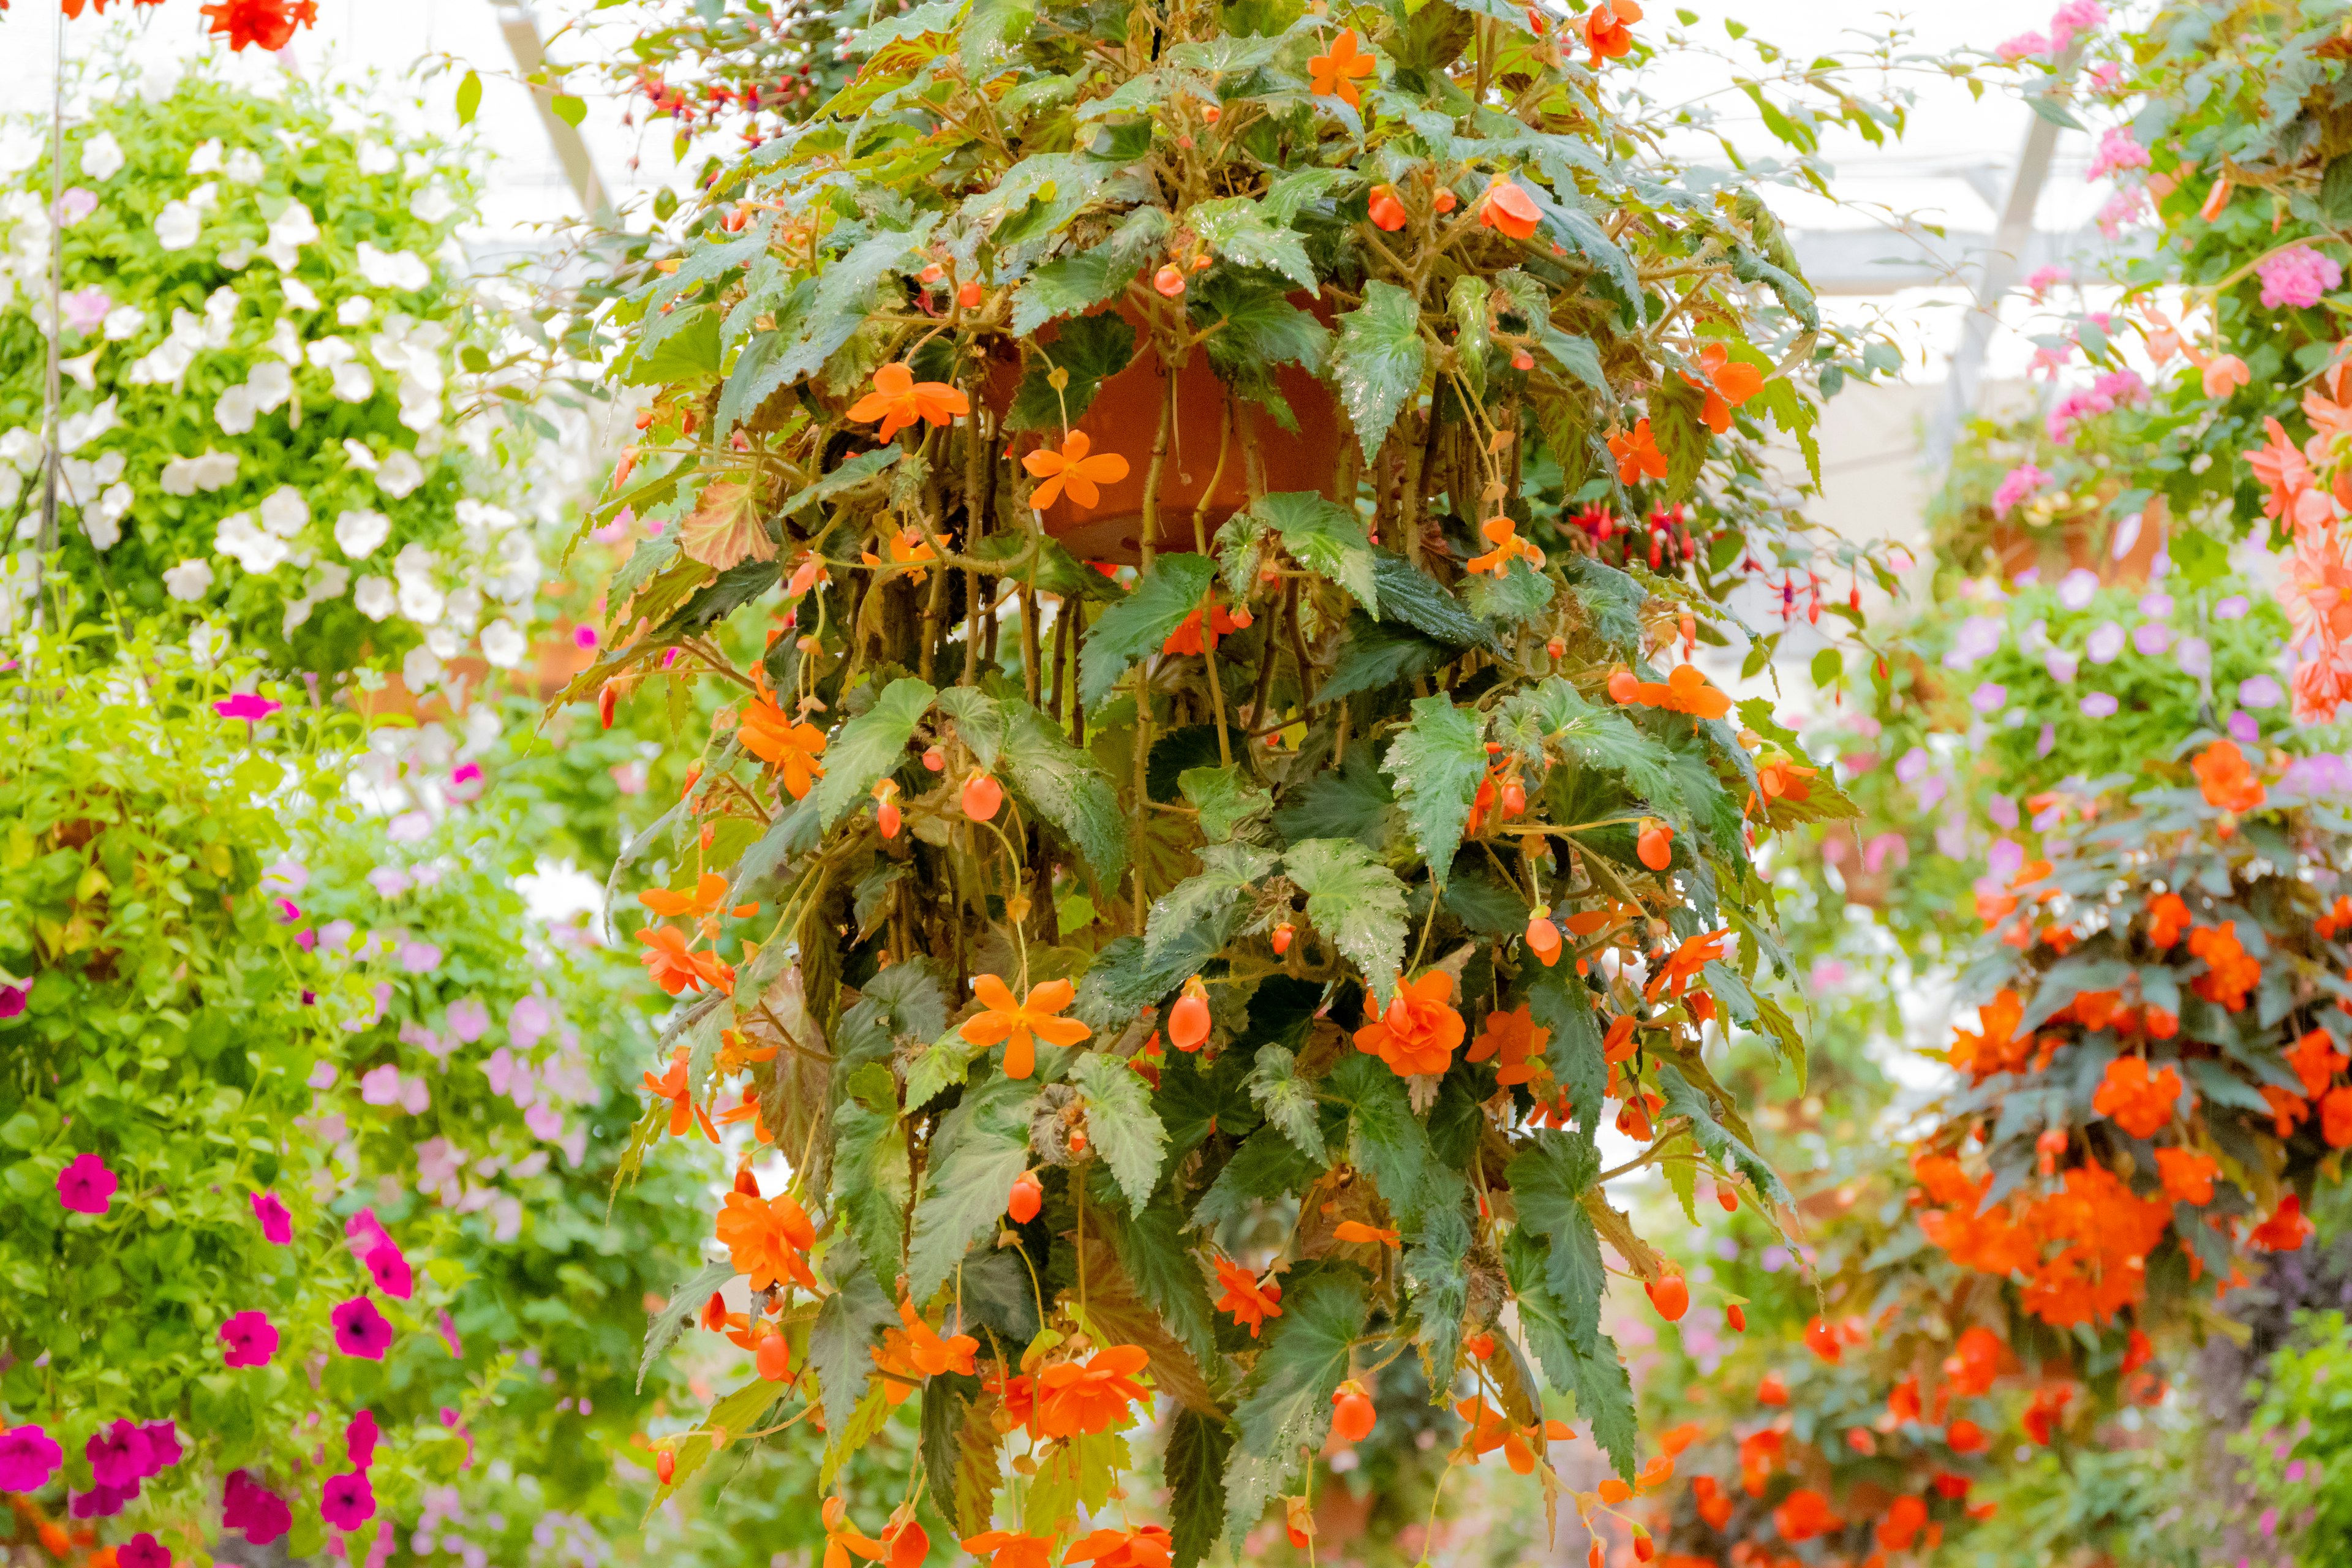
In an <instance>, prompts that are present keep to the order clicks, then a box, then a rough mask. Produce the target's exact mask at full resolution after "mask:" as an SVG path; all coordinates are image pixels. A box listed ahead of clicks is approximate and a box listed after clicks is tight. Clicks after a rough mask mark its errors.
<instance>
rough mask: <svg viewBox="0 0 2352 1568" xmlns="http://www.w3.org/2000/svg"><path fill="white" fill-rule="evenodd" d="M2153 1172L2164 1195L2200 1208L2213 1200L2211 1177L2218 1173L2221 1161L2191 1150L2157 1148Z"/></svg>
mask: <svg viewBox="0 0 2352 1568" xmlns="http://www.w3.org/2000/svg"><path fill="white" fill-rule="evenodd" d="M2156 1172H2157V1174H2158V1177H2160V1178H2161V1179H2162V1180H2163V1183H2164V1195H2165V1196H2166V1197H2168V1198H2170V1199H2171V1200H2172V1201H2173V1202H2174V1203H2177V1204H2189V1205H2194V1206H2195V1207H2198V1208H2203V1207H2204V1206H2205V1205H2207V1204H2210V1203H2211V1202H2212V1201H2213V1178H2214V1177H2215V1176H2217V1175H2219V1174H2221V1161H2219V1160H2216V1159H2215V1158H2213V1156H2212V1155H2210V1154H2200V1153H2198V1152H2196V1151H2195V1150H2193V1149H2158V1151H2157V1152H2156Z"/></svg>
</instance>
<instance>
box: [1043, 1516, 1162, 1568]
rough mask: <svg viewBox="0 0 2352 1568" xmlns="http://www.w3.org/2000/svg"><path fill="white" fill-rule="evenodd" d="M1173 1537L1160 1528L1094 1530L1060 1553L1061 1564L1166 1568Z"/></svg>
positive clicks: (1125, 1567)
mask: <svg viewBox="0 0 2352 1568" xmlns="http://www.w3.org/2000/svg"><path fill="white" fill-rule="evenodd" d="M1174 1544H1175V1538H1174V1537H1173V1536H1171V1535H1170V1534H1169V1533H1168V1531H1166V1530H1165V1529H1164V1528H1162V1527H1161V1526H1160V1525H1157V1524H1147V1525H1145V1526H1144V1527H1143V1528H1142V1529H1140V1530H1097V1531H1095V1532H1094V1533H1093V1534H1092V1535H1087V1536H1081V1537H1079V1538H1078V1539H1077V1540H1076V1541H1075V1542H1072V1543H1071V1545H1070V1550H1069V1551H1068V1552H1066V1554H1064V1556H1063V1558H1062V1561H1063V1562H1065V1563H1093V1564H1094V1565H1095V1568H1168V1562H1169V1556H1170V1553H1171V1551H1172V1550H1173V1548H1174Z"/></svg>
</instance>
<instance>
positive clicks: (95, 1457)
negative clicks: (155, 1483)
mask: <svg viewBox="0 0 2352 1568" xmlns="http://www.w3.org/2000/svg"><path fill="white" fill-rule="evenodd" d="M82 1452H83V1453H84V1454H85V1455H86V1456H88V1458H89V1473H90V1479H93V1480H95V1481H96V1482H97V1483H98V1484H99V1485H100V1486H101V1487H118V1488H119V1487H127V1486H131V1485H132V1484H134V1483H135V1482H139V1481H143V1480H145V1479H147V1478H148V1477H149V1476H152V1475H153V1474H154V1473H155V1456H154V1452H153V1450H152V1449H151V1448H150V1447H148V1443H147V1434H146V1432H145V1431H144V1430H142V1428H140V1427H137V1426H132V1425H131V1423H130V1422H128V1421H116V1422H115V1423H113V1425H111V1426H102V1427H100V1428H99V1429H98V1430H97V1431H95V1432H93V1433H91V1434H90V1435H89V1442H88V1443H87V1444H85V1445H84V1446H83V1448H82Z"/></svg>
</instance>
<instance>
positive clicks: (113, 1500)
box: [66, 1481, 139, 1519]
mask: <svg viewBox="0 0 2352 1568" xmlns="http://www.w3.org/2000/svg"><path fill="white" fill-rule="evenodd" d="M138 1496H139V1483H138V1482H137V1481H132V1482H131V1484H130V1485H129V1486H125V1487H92V1488H90V1489H89V1490H88V1491H86V1492H76V1493H74V1494H73V1495H72V1496H71V1497H69V1498H68V1499H67V1500H66V1512H67V1513H68V1515H70V1516H71V1517H73V1518H75V1519H112V1518H113V1517H114V1516H115V1515H116V1514H118V1513H121V1511H122V1510H123V1509H124V1508H125V1507H126V1506H127V1505H129V1504H130V1503H131V1501H132V1500H135V1499H136V1498H137V1497H138Z"/></svg>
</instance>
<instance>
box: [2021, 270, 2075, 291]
mask: <svg viewBox="0 0 2352 1568" xmlns="http://www.w3.org/2000/svg"><path fill="white" fill-rule="evenodd" d="M2073 281H2074V273H2073V272H2072V271H2071V270H2069V269H2068V268H2063V267H2042V268H2035V269H2034V270H2033V272H2032V274H2031V275H2030V276H2028V277H2027V279H2025V287H2026V289H2027V290H2028V291H2029V292H2031V293H2032V294H2033V295H2034V296H2035V297H2037V298H2039V297H2040V296H2042V295H2043V294H2047V293H2048V292H2050V290H2051V289H2055V288H2057V287H2058V286H2059V285H2060V284H2061V283H2072V282H2073Z"/></svg>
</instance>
